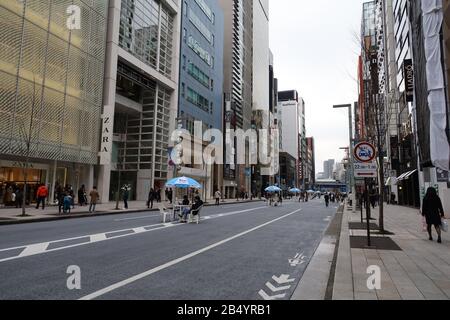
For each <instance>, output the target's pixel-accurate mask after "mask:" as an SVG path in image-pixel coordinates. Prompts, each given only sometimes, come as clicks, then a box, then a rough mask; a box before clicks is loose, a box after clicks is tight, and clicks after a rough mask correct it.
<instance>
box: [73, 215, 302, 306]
mask: <svg viewBox="0 0 450 320" xmlns="http://www.w3.org/2000/svg"><path fill="white" fill-rule="evenodd" d="M301 210H302V209H298V210H296V211H294V212H291V213H288V214H286V215H284V216H281V217H279V218H277V219H274V220H271V221H269V222H266V223H263V224H261V225H259V226H257V227H254V228H251V229H249V230H247V231H244V232H241V233H239V234H237V235H234V236H232V237H230V238H228V239H225V240H222V241H219V242H217V243H215V244H212V245H210V246H207V247H205V248H203V249H200V250H198V251H195V252H192V253H190V254H188V255H185V256H184V257H181V258H178V259H175V260H172V261H170V262H167V263H165V264H163V265H161V266H159V267H156V268H153V269H150V270H148V271H146V272H143V273H141V274H138V275H135V276H133V277H131V278H128V279H125V280H123V281H120V282H118V283H115V284H113V285H111V286H109V287H106V288H104V289H101V290H98V291H96V292H94V293H91V294H89V295H86V296H84V297H81V298H80V299H79V300H92V299H95V298H98V297H100V296H103V295H105V294H106V293H109V292H111V291H114V290H116V289H119V288H121V287H124V286H127V285H129V284H130V283H133V282H136V281H138V280H140V279H143V278H146V277H148V276H150V275H152V274H154V273H157V272H159V271H161V270H164V269H167V268H169V267H171V266H174V265H176V264H178V263H181V262H183V261H186V260H188V259H191V258H193V257H195V256H198V255H200V254H202V253H204V252H207V251H209V250H212V249H214V248H217V247H219V246H221V245H223V244H225V243H228V242H230V241H232V240H235V239H237V238H240V237H243V236H245V235H247V234H249V233H252V232H254V231H256V230H259V229H262V228H264V227H266V226H268V225H271V224H273V223H275V222H278V221H280V220H283V219H285V218H287V217H289V216H292V215H294V214H296V213H297V212H300V211H301Z"/></svg>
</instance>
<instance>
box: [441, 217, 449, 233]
mask: <svg viewBox="0 0 450 320" xmlns="http://www.w3.org/2000/svg"><path fill="white" fill-rule="evenodd" d="M441 230H442V231H444V232H448V222H447V220H445V219H442V225H441Z"/></svg>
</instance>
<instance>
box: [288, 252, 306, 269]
mask: <svg viewBox="0 0 450 320" xmlns="http://www.w3.org/2000/svg"><path fill="white" fill-rule="evenodd" d="M305 259H306V256H305V255H304V254H303V253H297V254H296V255H295V257H294V258H292V259H289V260H288V262H289V264H290V265H291V267H297V266H298V265H302V264H304V263H305Z"/></svg>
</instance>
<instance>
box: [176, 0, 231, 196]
mask: <svg viewBox="0 0 450 320" xmlns="http://www.w3.org/2000/svg"><path fill="white" fill-rule="evenodd" d="M182 5H183V15H182V19H181V21H182V22H181V47H180V50H181V53H180V56H181V61H180V79H179V107H178V119H179V120H180V121H181V123H182V126H183V128H184V129H186V130H187V131H189V132H190V133H191V134H192V135H193V134H194V131H195V130H194V123H195V121H201V122H202V127H201V132H202V136H203V134H204V132H205V131H206V130H208V129H213V128H214V129H218V130H220V131H223V128H222V127H223V49H224V48H223V46H224V17H223V11H222V8H221V7H220V5H219V3H218V1H215V0H214V1H206V0H185V1H183V3H182ZM198 138H200V139H199V140H202V139H201V138H202V137H198ZM203 149H204V147H203V143H202V146H201V147H200V148H199V150H203ZM178 174H179V175H183V176H190V177H192V178H194V179H196V180H197V181H199V182H200V183H201V184H202V185H204V186H205V188H204V193H205V198H207V199H208V198H211V197H212V196H213V193H214V190H218V189H219V187H218V185H219V177H218V174H219V167H218V166H209V165H206V164H190V165H188V166H183V167H182V168H181V169H180V170H179V171H178Z"/></svg>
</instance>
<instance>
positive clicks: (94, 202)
mask: <svg viewBox="0 0 450 320" xmlns="http://www.w3.org/2000/svg"><path fill="white" fill-rule="evenodd" d="M89 197H90V198H91V202H90V203H89V213H94V212H95V206H96V205H97V202H98V200H99V199H100V194H99V193H98V191H97V187H95V186H94V187H93V188H92V190H91V192H90V193H89Z"/></svg>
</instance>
